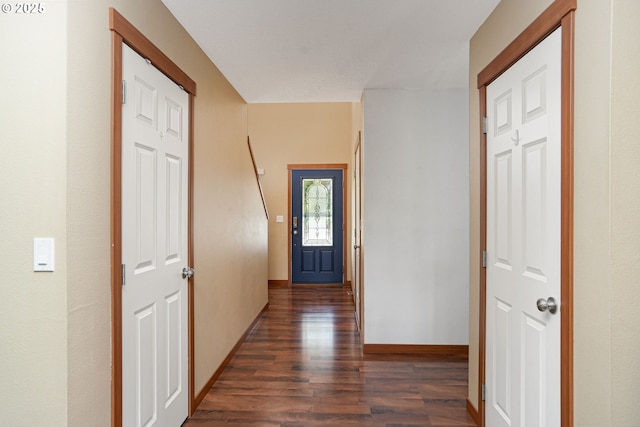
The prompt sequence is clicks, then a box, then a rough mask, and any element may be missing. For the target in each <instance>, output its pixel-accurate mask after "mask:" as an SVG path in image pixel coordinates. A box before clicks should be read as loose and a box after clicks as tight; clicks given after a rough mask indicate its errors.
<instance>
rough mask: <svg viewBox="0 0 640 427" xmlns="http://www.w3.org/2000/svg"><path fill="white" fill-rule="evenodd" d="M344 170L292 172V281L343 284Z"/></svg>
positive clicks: (298, 170) (296, 170) (300, 170)
mask: <svg viewBox="0 0 640 427" xmlns="http://www.w3.org/2000/svg"><path fill="white" fill-rule="evenodd" d="M342 180H343V179H342V169H313V170H310V169H304V170H302V169H294V170H292V171H291V217H290V218H291V222H290V227H291V280H292V282H293V283H343V282H342V265H343V252H344V250H343V238H342V233H343V220H344V218H343V216H344V215H343V211H342V209H343V188H342Z"/></svg>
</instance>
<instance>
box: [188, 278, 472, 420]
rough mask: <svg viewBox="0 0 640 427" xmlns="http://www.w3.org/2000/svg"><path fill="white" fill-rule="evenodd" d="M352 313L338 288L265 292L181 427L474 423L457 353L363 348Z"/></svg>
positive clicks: (344, 292) (462, 362) (348, 300)
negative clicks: (265, 301)
mask: <svg viewBox="0 0 640 427" xmlns="http://www.w3.org/2000/svg"><path fill="white" fill-rule="evenodd" d="M353 310H354V306H353V302H352V299H351V296H349V295H347V288H344V287H342V286H336V287H327V286H323V287H319V286H294V287H293V288H275V289H270V290H269V308H268V310H267V311H265V312H264V313H263V315H262V317H261V318H260V319H259V321H258V322H257V323H256V326H255V327H254V329H253V330H252V331H251V332H250V334H249V335H248V336H247V338H246V340H245V341H244V342H243V344H242V345H241V347H240V348H239V350H238V352H237V353H236V354H235V356H234V357H233V359H232V360H231V362H230V363H229V365H228V366H227V368H226V369H225V370H224V372H223V373H222V375H221V376H220V378H219V379H218V381H217V382H216V383H215V384H214V386H213V387H212V388H211V390H210V391H209V392H208V394H207V395H206V397H205V398H204V400H203V401H202V403H201V404H200V406H199V407H198V409H197V410H196V412H195V414H194V416H193V417H192V418H190V419H189V420H187V422H186V423H185V424H184V426H186V427H202V426H283V427H284V426H441V427H444V426H475V424H474V423H473V421H472V419H471V417H469V415H468V414H467V412H466V406H465V405H466V400H465V399H466V395H467V361H466V360H465V359H461V358H455V357H451V358H447V357H442V356H441V357H437V358H435V357H427V356H417V355H379V354H375V355H373V354H372V355H368V354H367V355H363V353H362V344H361V341H360V336H359V333H358V331H357V328H356V324H355V320H354V311H353Z"/></svg>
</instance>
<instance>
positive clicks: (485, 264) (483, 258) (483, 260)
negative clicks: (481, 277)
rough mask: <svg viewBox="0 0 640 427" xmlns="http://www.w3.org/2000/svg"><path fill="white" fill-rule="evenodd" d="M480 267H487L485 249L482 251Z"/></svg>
mask: <svg viewBox="0 0 640 427" xmlns="http://www.w3.org/2000/svg"><path fill="white" fill-rule="evenodd" d="M482 268H487V251H482Z"/></svg>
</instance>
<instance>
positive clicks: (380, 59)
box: [162, 0, 499, 103]
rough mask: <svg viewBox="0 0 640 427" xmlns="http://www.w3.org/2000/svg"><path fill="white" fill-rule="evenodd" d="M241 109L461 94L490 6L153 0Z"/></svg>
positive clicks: (462, 0)
mask: <svg viewBox="0 0 640 427" xmlns="http://www.w3.org/2000/svg"><path fill="white" fill-rule="evenodd" d="M162 1H163V2H164V4H165V5H166V6H167V7H168V8H169V10H170V11H171V12H172V13H173V14H174V15H175V16H176V18H177V19H178V20H179V21H180V23H181V24H182V25H183V26H184V27H185V28H186V29H187V31H188V32H189V34H191V36H192V37H193V38H194V39H195V41H196V42H197V43H198V44H199V45H200V47H201V48H202V49H203V50H204V52H205V53H206V54H207V55H208V56H209V58H210V59H211V60H212V61H213V62H214V63H215V64H216V65H217V66H218V68H219V69H220V71H222V73H223V74H224V75H225V76H226V78H227V79H228V80H229V81H230V82H231V84H232V85H233V86H234V87H235V88H236V90H238V92H239V93H240V95H242V97H243V98H244V99H245V100H246V101H247V102H249V103H260V102H332V101H359V100H360V96H361V94H362V90H363V89H365V88H405V89H427V88H453V87H467V86H468V79H469V76H468V53H469V39H470V38H471V36H472V35H473V34H474V33H475V31H476V30H477V28H478V27H479V26H480V24H481V23H482V22H483V21H484V20H485V19H486V17H487V16H488V15H489V14H490V13H491V11H492V10H493V9H494V7H495V6H496V5H497V4H498V2H499V0H162Z"/></svg>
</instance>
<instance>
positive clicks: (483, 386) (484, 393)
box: [482, 384, 487, 402]
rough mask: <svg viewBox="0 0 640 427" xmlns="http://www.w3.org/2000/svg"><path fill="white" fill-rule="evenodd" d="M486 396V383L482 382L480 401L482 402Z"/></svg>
mask: <svg viewBox="0 0 640 427" xmlns="http://www.w3.org/2000/svg"><path fill="white" fill-rule="evenodd" d="M486 397H487V385H486V384H482V401H483V402H484V401H485V400H486Z"/></svg>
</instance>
